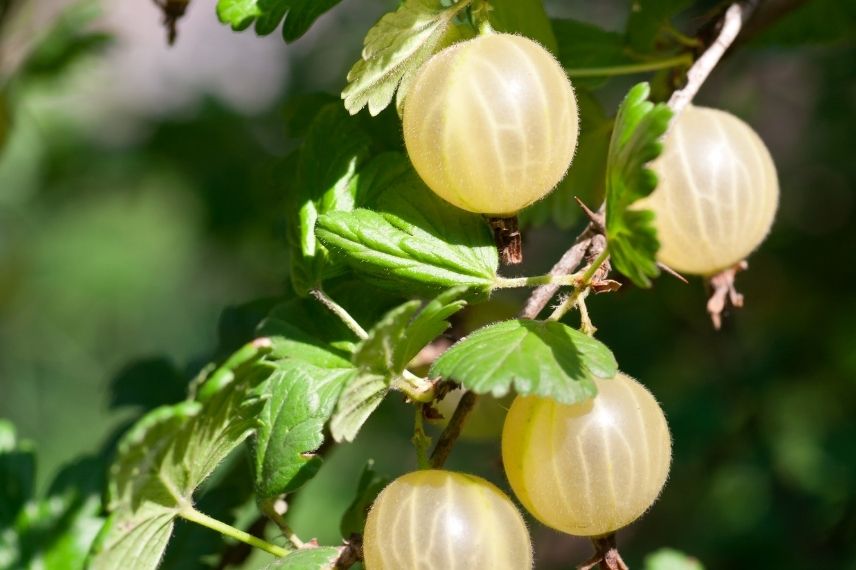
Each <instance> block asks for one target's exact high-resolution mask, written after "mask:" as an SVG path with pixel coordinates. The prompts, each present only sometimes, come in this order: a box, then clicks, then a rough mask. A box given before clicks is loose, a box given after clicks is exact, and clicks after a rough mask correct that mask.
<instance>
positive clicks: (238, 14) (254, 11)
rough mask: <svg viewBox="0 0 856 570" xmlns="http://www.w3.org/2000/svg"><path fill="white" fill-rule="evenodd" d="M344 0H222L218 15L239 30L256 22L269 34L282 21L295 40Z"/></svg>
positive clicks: (262, 32) (284, 31) (258, 29)
mask: <svg viewBox="0 0 856 570" xmlns="http://www.w3.org/2000/svg"><path fill="white" fill-rule="evenodd" d="M341 1H342V0H218V2H217V17H218V18H219V19H220V21H221V22H223V23H224V24H228V25H230V26H232V29H233V30H235V31H236V32H239V31H241V30H246V29H247V28H248V27H250V24H252V23H253V22H255V23H256V33H257V34H259V35H260V36H266V35H268V34H270V33H271V32H273V31H274V30H275V29H276V28H277V26H279V24H280V22H282V21H283V19H285V23H284V24H283V26H282V37H283V39H284V40H285V41H286V42H293V41H294V40H296V39H298V38H299V37H301V36H302V35H303V34H305V33H306V31H307V30H308V29H309V28H310V27H311V26H312V24H313V23H314V22H315V20H317V19H318V17H319V16H321V15H322V14H324V13H325V12H326V11H327V10H329V9H331V8H333V7H334V6H336V5H337V4H338V3H339V2H341Z"/></svg>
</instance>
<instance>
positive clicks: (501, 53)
mask: <svg viewBox="0 0 856 570" xmlns="http://www.w3.org/2000/svg"><path fill="white" fill-rule="evenodd" d="M403 123H404V142H405V144H406V146H407V153H408V154H409V155H410V160H411V161H412V162H413V166H414V167H415V168H416V171H417V172H418V173H419V175H420V176H421V177H422V180H424V181H425V183H426V184H427V185H428V186H429V187H430V188H431V189H432V190H433V191H434V192H435V193H436V194H437V195H439V196H440V197H441V198H443V199H444V200H446V201H448V202H451V203H452V204H454V205H455V206H458V207H459V208H463V209H464V210H469V211H470V212H476V213H481V214H489V215H493V216H498V217H503V216H512V215H514V214H515V213H516V212H517V211H519V210H521V209H522V208H525V207H526V206H528V205H529V204H531V203H533V202H535V201H537V200H539V199H541V198H543V197H544V196H545V195H547V194H548V193H549V192H550V191H551V190H552V189H553V187H555V186H556V184H558V182H559V181H560V180H561V179H562V177H563V176H564V174H565V172H566V171H567V169H568V166H570V164H571V160H572V159H573V156H574V150H575V148H576V144H577V134H578V130H579V119H578V117H577V103H576V99H575V97H574V89H573V87H572V86H571V82H570V81H569V80H568V77H567V75H565V72H564V70H563V69H562V67H561V65H559V63H558V62H557V61H556V59H555V58H554V57H553V56H552V55H551V54H550V53H549V52H548V51H547V50H545V49H544V48H543V47H541V46H540V45H539V44H538V43H536V42H534V41H532V40H530V39H527V38H525V37H523V36H515V35H511V34H497V33H490V34H487V35H483V36H479V37H477V38H475V39H472V40H468V41H465V42H460V43H457V44H454V45H452V46H450V47H448V48H446V49H445V50H443V51H441V52H440V53H438V54H437V55H435V56H434V57H432V58H431V59H430V60H429V61H428V62H427V63H426V64H425V65H423V67H422V68H421V69H420V70H419V72H418V74H417V76H416V78H415V79H414V81H413V84H412V85H411V87H410V90H409V91H408V93H407V96H406V98H405V101H404V117H403Z"/></svg>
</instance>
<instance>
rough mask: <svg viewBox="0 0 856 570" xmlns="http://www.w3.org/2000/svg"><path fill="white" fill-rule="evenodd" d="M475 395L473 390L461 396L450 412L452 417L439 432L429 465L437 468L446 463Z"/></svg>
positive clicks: (474, 400) (474, 402)
mask: <svg viewBox="0 0 856 570" xmlns="http://www.w3.org/2000/svg"><path fill="white" fill-rule="evenodd" d="M477 399H478V396H476V395H475V394H474V393H473V392H467V393H465V394H464V395H463V396H461V399H460V401H459V402H458V406H457V407H456V408H455V413H453V414H452V419H450V420H449V423H448V424H447V425H446V429H444V430H443V433H441V434H440V439H439V440H437V445H436V446H435V447H434V451H433V452H432V453H431V467H433V468H434V469H439V468H441V467H443V465H444V464H445V463H446V459H448V457H449V453H451V452H452V447H454V446H455V442H456V441H457V440H458V436H460V435H461V430H462V429H463V427H464V421H465V420H466V419H467V416H468V415H469V413H470V412H471V411H472V409H473V406H475V405H476V400H477Z"/></svg>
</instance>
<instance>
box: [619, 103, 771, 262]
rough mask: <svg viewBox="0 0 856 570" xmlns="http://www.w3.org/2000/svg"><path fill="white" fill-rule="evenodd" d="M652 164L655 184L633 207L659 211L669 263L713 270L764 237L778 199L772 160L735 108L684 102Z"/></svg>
mask: <svg viewBox="0 0 856 570" xmlns="http://www.w3.org/2000/svg"><path fill="white" fill-rule="evenodd" d="M652 167H653V169H654V170H655V171H656V172H657V175H658V177H659V184H658V185H657V189H656V190H654V192H653V193H652V194H651V196H649V197H648V198H646V199H643V200H640V201H639V202H637V204H636V205H635V206H634V207H635V208H646V209H650V210H653V211H654V213H655V214H656V216H657V218H656V221H655V224H656V226H657V235H658V238H659V240H660V252H659V254H658V258H659V260H660V261H662V262H663V263H665V264H666V265H668V266H670V267H671V268H672V269H675V270H677V271H680V272H683V273H691V274H697V275H713V274H716V273H718V272H720V271H722V270H723V269H727V268H729V267H732V266H734V265H735V264H737V263H739V262H740V261H742V260H743V259H745V258H746V257H747V256H748V255H749V254H750V253H752V251H753V250H754V249H755V248H757V247H758V246H759V245H760V244H761V242H762V241H764V238H765V237H766V236H767V233H768V232H769V231H770V226H771V225H772V223H773V218H774V217H775V215H776V208H777V206H778V203H779V182H778V179H777V176H776V166H775V165H774V164H773V159H772V158H771V157H770V152H769V151H768V150H767V147H766V146H764V142H763V141H762V140H761V138H760V137H759V136H758V135H757V133H755V131H753V130H752V128H751V127H749V125H747V124H746V123H744V122H743V121H741V120H740V119H738V118H737V117H735V116H734V115H731V114H729V113H726V112H724V111H719V110H716V109H708V108H704V107H692V106H690V107H687V108H686V109H685V110H684V111H683V112H682V113H681V114H680V115H679V116H678V117H677V118H676V119H675V123H674V124H673V125H672V129H671V131H670V132H669V134H668V135H667V138H666V140H665V142H664V146H663V154H662V155H660V157H659V158H658V159H657V160H656V161H655V162H654V164H653V165H652Z"/></svg>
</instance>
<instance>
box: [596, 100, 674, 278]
mask: <svg viewBox="0 0 856 570" xmlns="http://www.w3.org/2000/svg"><path fill="white" fill-rule="evenodd" d="M649 92H650V88H649V87H648V84H647V83H639V84H637V85H636V86H634V87H633V88H632V89H631V90H630V91H629V92H628V93H627V96H626V97H625V98H624V101H623V102H622V103H621V106H620V107H619V108H618V115H617V116H616V118H615V127H614V129H613V131H612V139H611V140H610V144H609V154H608V156H607V165H606V238H607V243H608V247H609V253H610V256H611V257H612V264H613V266H614V267H615V268H616V269H617V270H618V271H620V272H621V273H623V274H624V275H626V276H627V277H629V278H630V280H631V281H633V283H635V284H636V285H638V286H639V287H650V286H651V278H652V277H656V276H657V275H659V273H660V271H659V269H658V268H657V262H656V255H657V250H658V249H659V247H660V244H659V242H658V241H657V231H656V229H655V227H654V223H653V222H654V214H653V212H651V211H650V210H632V209H630V206H631V205H632V204H633V203H634V202H635V201H637V200H639V199H640V198H644V197H645V196H648V195H649V194H650V193H651V192H653V191H654V188H656V187H657V175H656V174H654V172H653V171H652V170H651V169H649V168H648V167H647V164H648V163H649V162H651V161H652V160H654V159H655V158H657V157H658V156H660V153H661V152H662V150H663V145H662V142H661V139H662V137H663V135H664V134H665V132H666V130H667V129H668V127H669V121H670V120H671V118H672V111H671V109H669V107H668V106H666V105H665V104H662V103H658V104H656V105H655V104H654V103H651V102H650V101H648V94H649Z"/></svg>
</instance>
